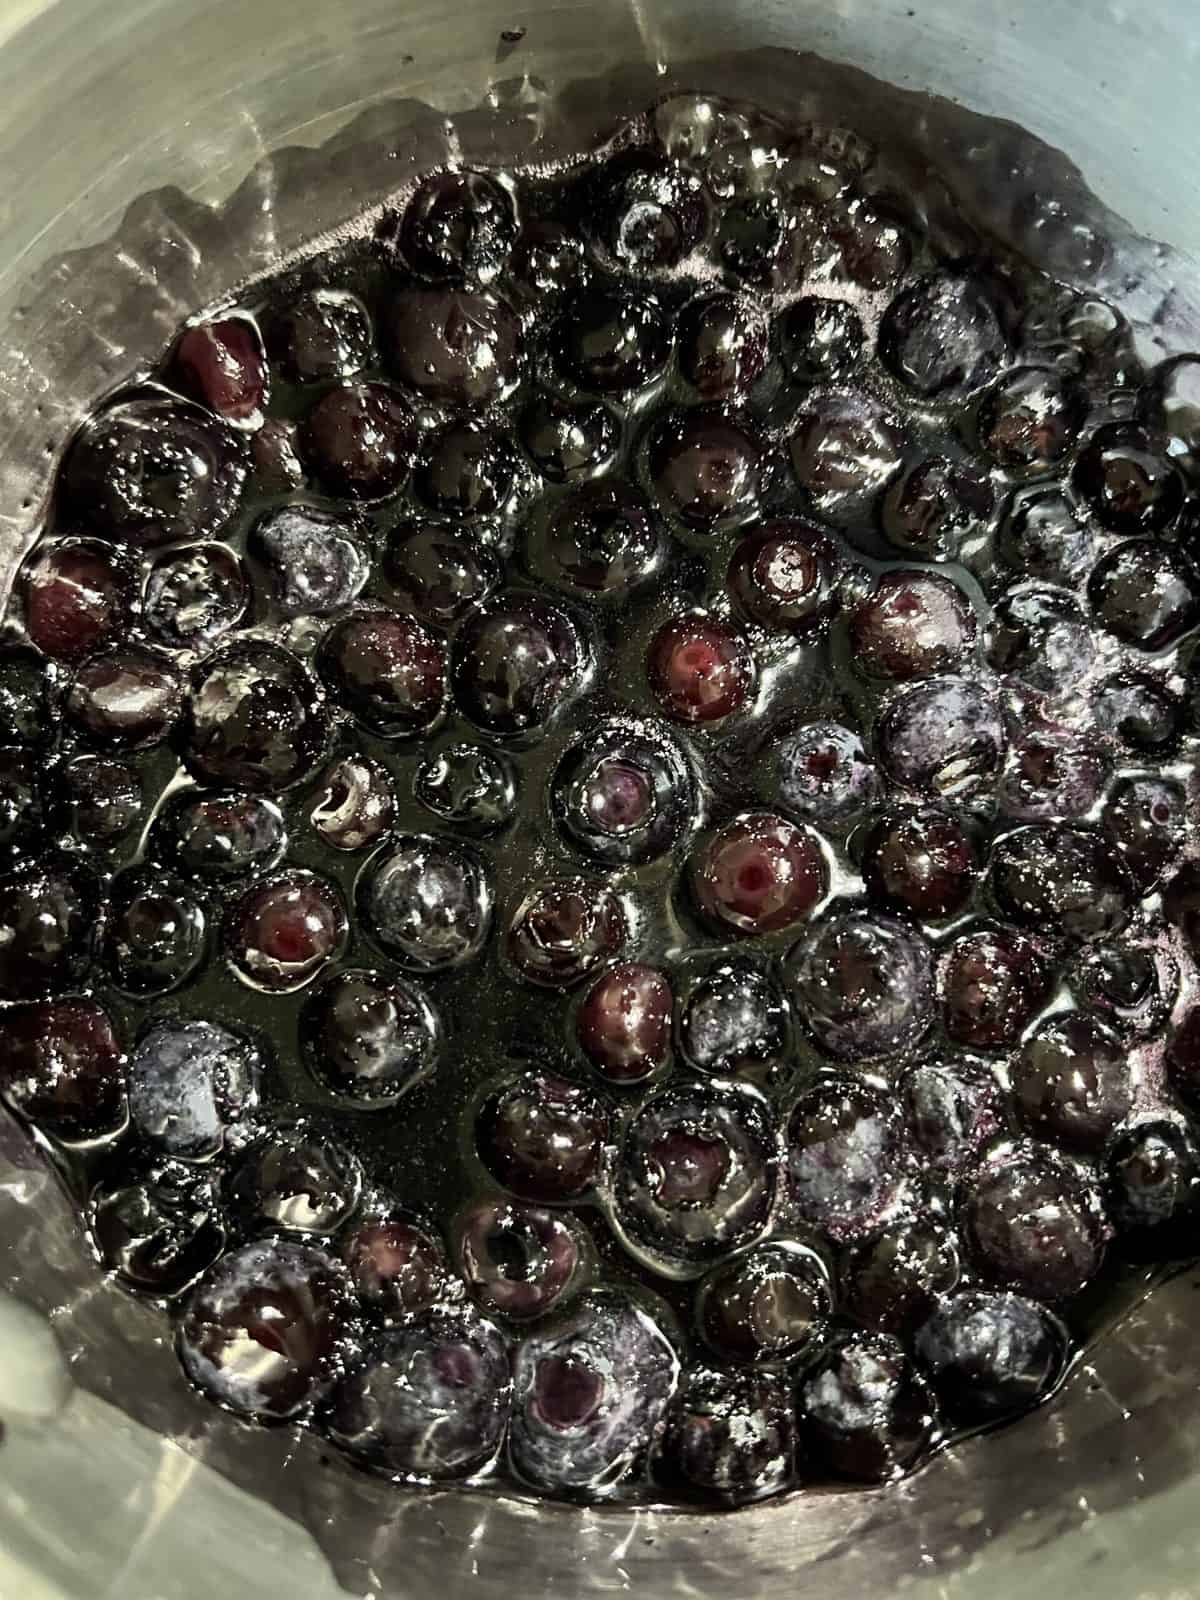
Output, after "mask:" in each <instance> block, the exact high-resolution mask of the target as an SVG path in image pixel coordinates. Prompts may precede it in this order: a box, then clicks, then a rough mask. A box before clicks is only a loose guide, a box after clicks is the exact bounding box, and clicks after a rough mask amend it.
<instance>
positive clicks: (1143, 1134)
mask: <svg viewBox="0 0 1200 1600" xmlns="http://www.w3.org/2000/svg"><path fill="white" fill-rule="evenodd" d="M1107 1179H1108V1181H1107V1184H1106V1187H1105V1201H1106V1204H1107V1207H1108V1212H1109V1215H1110V1216H1111V1217H1112V1219H1113V1222H1114V1223H1115V1224H1116V1226H1117V1228H1118V1229H1119V1230H1120V1232H1121V1234H1122V1235H1123V1239H1122V1243H1123V1244H1124V1246H1125V1248H1126V1249H1129V1248H1130V1247H1131V1246H1132V1247H1133V1251H1134V1253H1136V1254H1144V1253H1146V1251H1147V1249H1148V1248H1149V1249H1152V1250H1153V1251H1154V1252H1155V1253H1157V1254H1163V1253H1166V1254H1170V1255H1186V1254H1187V1253H1188V1251H1189V1249H1190V1239H1191V1237H1192V1236H1193V1234H1194V1230H1195V1225H1196V1216H1197V1213H1198V1211H1200V1147H1198V1146H1197V1143H1196V1139H1195V1135H1194V1134H1193V1132H1192V1130H1191V1129H1190V1128H1189V1127H1188V1126H1187V1125H1186V1124H1185V1123H1183V1122H1179V1121H1174V1120H1170V1121H1168V1120H1167V1119H1165V1118H1163V1119H1159V1120H1156V1121H1153V1122H1139V1123H1138V1124H1137V1125H1136V1126H1134V1127H1132V1128H1130V1129H1128V1130H1127V1132H1125V1133H1123V1134H1122V1135H1121V1136H1120V1138H1118V1139H1117V1141H1116V1142H1115V1143H1114V1145H1113V1146H1112V1148H1111V1149H1110V1151H1109V1152H1108V1161H1107Z"/></svg>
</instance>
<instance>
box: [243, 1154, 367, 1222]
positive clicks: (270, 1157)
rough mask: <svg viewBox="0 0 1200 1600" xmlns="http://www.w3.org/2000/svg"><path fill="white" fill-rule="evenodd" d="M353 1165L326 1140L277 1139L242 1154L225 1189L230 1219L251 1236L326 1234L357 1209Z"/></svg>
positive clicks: (358, 1180)
mask: <svg viewBox="0 0 1200 1600" xmlns="http://www.w3.org/2000/svg"><path fill="white" fill-rule="evenodd" d="M361 1188H362V1172H361V1170H360V1168H359V1164H358V1161H357V1159H356V1158H355V1157H354V1156H352V1155H351V1154H350V1153H349V1152H348V1151H346V1150H344V1149H343V1148H342V1147H341V1146H340V1145H338V1144H336V1143H334V1142H333V1141H332V1140H330V1139H327V1138H324V1137H318V1136H315V1135H311V1134H310V1135H305V1134H303V1133H300V1132H289V1133H279V1134H274V1135H272V1136H270V1137H269V1138H266V1139H263V1140H261V1141H260V1142H259V1143H257V1144H255V1145H252V1146H251V1147H250V1148H249V1149H248V1150H246V1151H244V1152H243V1153H242V1154H241V1155H240V1156H239V1157H238V1160H237V1163H236V1165H235V1166H234V1167H233V1169H232V1171H231V1172H230V1174H229V1179H228V1182H227V1184H226V1189H227V1192H228V1195H229V1202H230V1205H231V1208H232V1209H233V1211H234V1212H235V1214H236V1215H237V1216H238V1217H239V1218H240V1219H241V1220H242V1222H243V1223H244V1225H245V1226H246V1227H247V1228H249V1229H250V1230H252V1231H256V1232H258V1231H270V1232H272V1233H274V1232H282V1233H295V1234H299V1235H300V1236H301V1237H302V1238H304V1237H306V1236H308V1235H311V1234H325V1235H328V1234H332V1233H335V1232H336V1231H337V1229H338V1228H340V1227H341V1225H342V1224H343V1223H344V1222H345V1221H346V1220H347V1219H348V1218H349V1217H350V1215H351V1214H352V1213H353V1211H354V1209H355V1207H356V1206H357V1205H358V1197H359V1192H360V1190H361Z"/></svg>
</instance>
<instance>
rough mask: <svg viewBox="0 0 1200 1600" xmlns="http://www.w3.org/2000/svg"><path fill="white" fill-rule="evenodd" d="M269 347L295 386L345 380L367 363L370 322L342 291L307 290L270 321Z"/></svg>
mask: <svg viewBox="0 0 1200 1600" xmlns="http://www.w3.org/2000/svg"><path fill="white" fill-rule="evenodd" d="M270 343H271V348H272V351H273V352H274V354H275V357H276V359H277V360H278V362H279V364H280V366H281V367H282V368H283V371H284V373H285V374H286V376H287V377H289V378H290V379H292V380H293V382H296V383H323V382H326V381H327V380H328V379H331V378H351V377H353V376H354V374H355V373H356V372H361V371H362V369H363V367H366V366H369V365H370V364H371V358H372V354H373V350H374V340H373V338H372V334H371V318H370V316H369V315H368V313H367V308H366V306H364V305H363V303H362V301H361V300H360V299H359V298H358V296H357V295H353V294H350V293H349V292H348V291H347V290H345V289H310V290H309V291H308V292H307V293H306V294H302V295H301V296H300V297H299V299H297V300H294V301H293V302H292V304H291V305H290V306H288V308H287V309H286V310H285V311H282V312H280V314H279V315H278V316H277V317H276V318H275V319H274V321H273V323H272V324H271V329H270Z"/></svg>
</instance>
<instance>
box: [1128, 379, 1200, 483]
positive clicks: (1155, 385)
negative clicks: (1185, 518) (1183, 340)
mask: <svg viewBox="0 0 1200 1600" xmlns="http://www.w3.org/2000/svg"><path fill="white" fill-rule="evenodd" d="M1140 409H1141V412H1142V415H1143V416H1144V417H1145V419H1146V421H1147V424H1148V426H1149V427H1150V429H1151V430H1152V431H1154V432H1157V433H1161V434H1162V435H1164V436H1165V438H1166V452H1165V453H1166V455H1167V458H1168V459H1169V460H1170V461H1171V463H1172V464H1173V465H1174V466H1176V467H1178V468H1179V469H1180V470H1181V471H1183V472H1185V473H1187V474H1188V476H1189V477H1192V478H1194V477H1195V476H1196V471H1197V468H1198V467H1200V361H1197V359H1196V357H1195V356H1194V355H1185V356H1175V357H1173V358H1171V359H1170V360H1167V361H1164V362H1163V363H1162V365H1161V366H1159V367H1156V368H1155V369H1154V371H1153V372H1152V373H1151V375H1150V383H1149V384H1148V385H1147V387H1146V390H1145V391H1144V392H1143V395H1142V403H1141V408H1140Z"/></svg>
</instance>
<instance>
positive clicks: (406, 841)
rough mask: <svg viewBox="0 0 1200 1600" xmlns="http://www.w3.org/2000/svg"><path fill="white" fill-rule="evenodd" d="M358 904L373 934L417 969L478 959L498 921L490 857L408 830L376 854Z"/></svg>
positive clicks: (388, 951)
mask: <svg viewBox="0 0 1200 1600" xmlns="http://www.w3.org/2000/svg"><path fill="white" fill-rule="evenodd" d="M358 904H359V911H360V914H361V916H362V918H363V922H364V925H365V927H366V931H367V933H368V934H369V935H370V937H371V939H372V940H373V941H374V942H375V943H376V944H377V945H378V946H379V948H380V949H381V950H382V951H383V953H384V954H385V955H387V956H390V957H391V958H392V959H393V960H394V961H396V962H397V963H398V964H399V965H400V966H402V967H403V968H404V969H405V970H406V971H410V972H418V973H420V972H440V971H444V970H447V969H449V968H451V967H458V966H462V965H464V964H465V963H466V962H468V961H473V960H474V959H475V958H476V957H477V956H478V955H479V953H480V952H481V951H482V949H483V947H484V945H485V944H486V943H487V940H488V936H489V934H490V933H491V928H492V886H491V881H490V878H489V876H488V872H487V869H486V867H485V866H484V863H483V861H482V860H481V859H480V858H479V857H478V856H477V855H476V854H475V853H474V851H472V850H469V849H467V847H466V846H464V845H460V844H452V843H450V842H449V841H448V840H444V839H434V838H431V837H430V836H429V835H428V834H421V833H408V834H401V835H400V836H399V838H397V839H396V841H395V842H394V843H393V844H391V845H387V846H385V847H384V848H383V849H382V850H381V851H379V852H378V853H377V854H375V855H373V856H372V857H371V859H370V860H369V861H368V862H367V864H366V866H365V867H364V868H363V871H362V874H361V875H360V877H359V880H358Z"/></svg>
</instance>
